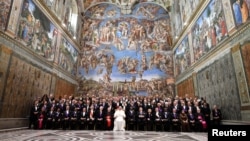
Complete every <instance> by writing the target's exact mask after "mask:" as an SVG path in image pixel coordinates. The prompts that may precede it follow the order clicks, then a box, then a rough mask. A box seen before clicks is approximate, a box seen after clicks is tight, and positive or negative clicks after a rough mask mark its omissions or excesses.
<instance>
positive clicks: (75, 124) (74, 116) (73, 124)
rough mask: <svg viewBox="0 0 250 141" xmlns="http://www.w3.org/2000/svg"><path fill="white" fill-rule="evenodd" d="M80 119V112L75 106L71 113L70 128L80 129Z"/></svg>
mask: <svg viewBox="0 0 250 141" xmlns="http://www.w3.org/2000/svg"><path fill="white" fill-rule="evenodd" d="M78 119H79V113H78V108H77V107H75V109H74V111H73V112H71V114H70V129H72V130H76V129H78Z"/></svg>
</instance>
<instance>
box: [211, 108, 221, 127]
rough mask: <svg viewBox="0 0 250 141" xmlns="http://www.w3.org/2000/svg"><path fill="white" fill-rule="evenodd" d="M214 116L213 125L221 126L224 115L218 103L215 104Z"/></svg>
mask: <svg viewBox="0 0 250 141" xmlns="http://www.w3.org/2000/svg"><path fill="white" fill-rule="evenodd" d="M212 117H213V125H214V126H219V125H220V123H221V118H222V115H221V110H220V109H219V108H218V107H217V105H214V106H213V110H212Z"/></svg>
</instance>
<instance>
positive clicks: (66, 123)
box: [63, 105, 71, 130]
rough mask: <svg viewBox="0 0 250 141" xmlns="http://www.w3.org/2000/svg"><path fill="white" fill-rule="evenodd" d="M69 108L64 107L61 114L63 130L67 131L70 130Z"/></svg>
mask: <svg viewBox="0 0 250 141" xmlns="http://www.w3.org/2000/svg"><path fill="white" fill-rule="evenodd" d="M70 115H71V111H70V106H69V105H67V106H66V110H65V111H64V112H63V130H66V129H69V128H70Z"/></svg>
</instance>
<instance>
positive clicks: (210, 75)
mask: <svg viewBox="0 0 250 141" xmlns="http://www.w3.org/2000/svg"><path fill="white" fill-rule="evenodd" d="M197 89H198V96H199V97H203V98H204V99H206V101H207V102H208V103H209V105H210V106H211V107H210V108H212V106H213V105H214V104H216V105H218V107H219V108H220V109H221V110H222V116H223V117H222V118H223V119H224V120H241V114H239V113H240V111H241V109H240V108H241V106H240V105H241V103H240V97H239V92H238V86H237V80H236V74H235V71H234V63H233V59H232V55H231V53H228V54H226V55H224V56H222V58H220V59H219V60H216V61H215V62H214V63H212V64H210V65H209V66H207V67H206V68H204V69H202V70H200V71H199V72H198V73H197Z"/></svg>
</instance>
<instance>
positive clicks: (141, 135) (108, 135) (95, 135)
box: [0, 130, 208, 141]
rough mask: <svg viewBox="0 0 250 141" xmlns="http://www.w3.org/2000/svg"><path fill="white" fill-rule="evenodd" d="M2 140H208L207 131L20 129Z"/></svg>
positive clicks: (1, 138) (1, 136)
mask: <svg viewBox="0 0 250 141" xmlns="http://www.w3.org/2000/svg"><path fill="white" fill-rule="evenodd" d="M0 140H1V141H166V140H169V141H207V140H208V138H207V133H184V132H148V131H145V132H143V131H116V132H114V131H91V130H89V131H86V130H84V131H79V130H77V131H72V130H66V131H63V130H19V131H13V132H2V133H0Z"/></svg>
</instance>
